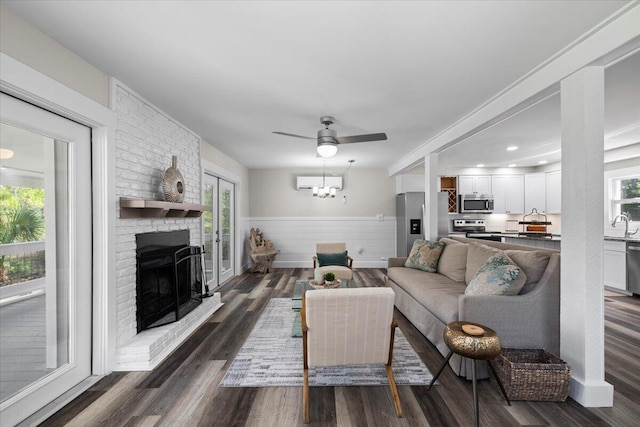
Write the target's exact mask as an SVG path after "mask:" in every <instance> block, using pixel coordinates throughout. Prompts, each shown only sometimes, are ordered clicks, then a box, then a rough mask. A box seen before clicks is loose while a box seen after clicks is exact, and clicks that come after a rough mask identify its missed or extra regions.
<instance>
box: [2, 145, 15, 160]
mask: <svg viewBox="0 0 640 427" xmlns="http://www.w3.org/2000/svg"><path fill="white" fill-rule="evenodd" d="M12 157H13V151H11V150H8V149H6V148H0V160H8V159H10V158H12Z"/></svg>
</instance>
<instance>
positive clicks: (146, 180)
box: [112, 81, 221, 371]
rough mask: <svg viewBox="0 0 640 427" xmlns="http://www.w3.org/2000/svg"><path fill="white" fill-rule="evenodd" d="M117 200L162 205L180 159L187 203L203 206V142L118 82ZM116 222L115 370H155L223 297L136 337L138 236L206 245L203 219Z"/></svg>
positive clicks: (115, 93) (114, 94)
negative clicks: (168, 236) (170, 172)
mask: <svg viewBox="0 0 640 427" xmlns="http://www.w3.org/2000/svg"><path fill="white" fill-rule="evenodd" d="M112 99H113V108H114V109H115V111H116V113H117V117H118V126H117V131H116V180H115V181H116V198H117V199H119V198H120V197H134V198H145V199H156V200H162V177H163V174H164V171H165V170H166V169H167V168H168V167H169V166H171V156H172V155H176V156H178V169H179V170H180V171H181V172H182V175H183V177H184V182H185V187H186V191H185V197H184V202H185V203H200V194H201V182H200V180H201V172H200V138H199V137H198V136H197V135H195V134H193V133H192V132H191V131H189V130H188V129H186V128H185V127H183V126H182V125H180V124H179V123H177V122H176V121H175V120H173V119H172V118H171V117H169V116H168V115H167V114H165V113H163V112H162V111H160V110H158V109H157V108H155V107H154V106H153V105H152V104H150V103H149V102H147V101H146V100H144V99H143V98H142V97H140V96H139V95H137V94H136V93H135V92H133V91H132V90H130V89H129V88H127V87H126V86H125V85H123V84H121V83H120V82H117V81H114V85H113V89H112ZM119 210H120V207H119V206H118V215H117V217H118V219H117V220H116V271H117V274H116V284H115V287H116V322H117V338H116V347H117V348H116V366H115V370H116V371H129V370H150V369H152V368H153V367H155V366H156V365H157V364H158V363H160V361H161V360H162V359H163V358H164V357H165V356H167V355H168V354H169V353H170V352H171V351H173V349H175V348H176V347H177V346H178V345H179V344H180V343H181V342H182V341H183V340H184V339H185V338H186V337H187V336H188V335H189V334H190V333H191V332H192V331H193V330H195V329H196V328H197V327H198V326H199V325H200V324H201V323H202V322H203V321H204V320H205V319H206V318H207V317H209V316H210V315H211V314H212V313H213V312H214V311H215V310H217V309H218V308H219V307H220V306H221V304H220V295H219V294H216V296H214V297H211V298H207V299H204V300H203V303H202V304H200V306H198V307H197V308H196V309H195V310H193V311H192V312H191V313H189V314H188V315H187V316H185V317H184V318H183V319H181V320H179V321H178V322H175V323H172V324H169V325H165V326H161V327H158V328H153V329H148V330H145V331H142V332H141V333H139V334H137V333H136V332H137V327H136V238H135V236H136V234H139V233H148V232H155V231H172V230H185V229H188V230H189V231H190V244H191V245H192V246H199V245H201V220H200V218H158V219H146V218H139V219H137V218H133V219H132V218H129V219H120V218H119V216H120V215H119Z"/></svg>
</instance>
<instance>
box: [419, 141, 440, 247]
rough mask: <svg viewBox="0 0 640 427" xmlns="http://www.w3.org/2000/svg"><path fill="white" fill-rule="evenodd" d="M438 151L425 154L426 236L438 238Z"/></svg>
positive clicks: (424, 221) (427, 237)
mask: <svg viewBox="0 0 640 427" xmlns="http://www.w3.org/2000/svg"><path fill="white" fill-rule="evenodd" d="M437 170H438V153H430V154H427V155H426V156H424V205H425V209H424V219H423V223H424V238H425V239H426V240H438V190H439V186H438V176H437V174H436V173H437Z"/></svg>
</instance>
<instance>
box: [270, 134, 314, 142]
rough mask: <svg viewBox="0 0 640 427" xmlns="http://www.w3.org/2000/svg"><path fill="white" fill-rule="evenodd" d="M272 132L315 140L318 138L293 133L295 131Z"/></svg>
mask: <svg viewBox="0 0 640 427" xmlns="http://www.w3.org/2000/svg"><path fill="white" fill-rule="evenodd" d="M271 133H275V134H278V135H284V136H292V137H294V138H302V139H313V140H314V141H315V140H316V138H312V137H310V136H302V135H296V134H293V133H286V132H271Z"/></svg>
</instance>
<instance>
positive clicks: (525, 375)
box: [491, 348, 571, 402]
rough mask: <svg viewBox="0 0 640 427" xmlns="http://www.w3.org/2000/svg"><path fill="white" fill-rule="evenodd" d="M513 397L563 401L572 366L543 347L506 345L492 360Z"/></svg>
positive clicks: (508, 392) (515, 398) (506, 389)
mask: <svg viewBox="0 0 640 427" xmlns="http://www.w3.org/2000/svg"><path fill="white" fill-rule="evenodd" d="M491 364H492V365H493V367H494V368H495V370H496V373H497V375H498V377H499V378H500V380H501V381H502V385H503V386H504V389H505V391H506V392H507V396H509V399H510V400H541V401H555V402H564V401H565V400H566V399H567V396H568V395H569V380H570V378H571V375H570V372H569V365H567V363H566V362H564V361H563V360H562V359H560V358H558V357H556V356H554V355H553V354H551V353H549V352H548V351H547V350H544V349H515V348H503V349H502V351H501V352H500V354H499V355H498V356H497V357H496V358H495V359H494V360H492V361H491Z"/></svg>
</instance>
